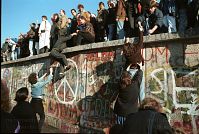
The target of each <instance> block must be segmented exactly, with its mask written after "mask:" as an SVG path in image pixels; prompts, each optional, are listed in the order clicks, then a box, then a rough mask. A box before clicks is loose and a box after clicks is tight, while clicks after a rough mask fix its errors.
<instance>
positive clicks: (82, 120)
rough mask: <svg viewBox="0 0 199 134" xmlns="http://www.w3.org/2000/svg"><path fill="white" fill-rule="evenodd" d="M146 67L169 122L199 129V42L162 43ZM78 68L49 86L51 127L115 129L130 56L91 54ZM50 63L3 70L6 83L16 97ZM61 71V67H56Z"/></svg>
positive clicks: (148, 83)
mask: <svg viewBox="0 0 199 134" xmlns="http://www.w3.org/2000/svg"><path fill="white" fill-rule="evenodd" d="M142 51H143V52H142V53H143V57H144V59H145V65H144V66H142V69H143V71H144V72H145V77H144V78H145V87H146V88H145V92H146V95H147V96H151V97H154V98H156V99H158V100H159V101H160V103H161V104H162V105H163V107H164V110H165V111H166V113H167V115H168V119H169V122H170V124H171V125H172V126H173V127H176V128H179V129H181V131H184V132H185V133H188V134H189V133H190V134H191V133H193V134H196V133H197V132H198V131H199V129H198V128H199V114H198V113H199V100H198V96H199V77H198V76H199V69H198V64H199V44H180V43H172V44H158V45H149V46H147V47H146V48H145V49H143V50H142ZM69 62H70V63H71V64H72V65H73V67H72V68H71V69H70V70H68V71H67V72H65V76H64V77H63V78H61V79H55V76H54V79H53V81H52V82H51V83H50V84H48V85H47V86H46V88H45V101H44V107H45V112H46V123H47V124H49V125H51V126H54V127H57V128H59V129H60V130H61V131H62V132H64V133H77V132H82V133H85V132H86V133H88V132H89V133H100V132H102V130H103V128H105V127H108V126H111V125H112V124H113V123H114V121H115V117H114V113H113V109H112V108H111V103H112V102H111V101H112V100H111V98H112V96H113V94H114V92H115V90H117V88H118V85H117V84H118V80H119V78H120V75H121V72H122V71H123V70H124V68H123V67H124V64H125V58H124V57H123V56H122V55H121V49H116V48H113V50H110V51H106V52H92V53H91V52H88V53H85V54H78V55H76V56H73V57H70V59H69ZM49 67H50V59H47V60H46V59H45V60H44V59H39V60H38V62H35V64H31V63H27V64H25V65H23V66H17V65H16V66H13V67H8V68H5V67H3V68H2V70H1V78H5V79H6V80H7V83H8V86H9V88H10V91H11V92H10V93H11V98H12V99H14V94H15V92H16V90H17V89H19V88H20V87H22V86H26V87H28V88H29V89H30V84H29V83H28V80H27V78H28V75H29V74H30V73H32V72H36V73H38V74H39V75H40V76H41V75H42V74H44V73H45V72H48V70H49ZM54 72H55V73H54V74H57V73H58V72H59V64H57V67H56V68H54Z"/></svg>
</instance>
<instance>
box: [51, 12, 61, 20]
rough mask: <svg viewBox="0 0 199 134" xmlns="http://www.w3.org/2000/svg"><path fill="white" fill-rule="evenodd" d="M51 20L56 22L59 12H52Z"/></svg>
mask: <svg viewBox="0 0 199 134" xmlns="http://www.w3.org/2000/svg"><path fill="white" fill-rule="evenodd" d="M51 20H52V22H58V21H59V14H57V13H54V14H53V15H52V17H51Z"/></svg>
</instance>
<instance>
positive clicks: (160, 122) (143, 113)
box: [120, 98, 173, 134]
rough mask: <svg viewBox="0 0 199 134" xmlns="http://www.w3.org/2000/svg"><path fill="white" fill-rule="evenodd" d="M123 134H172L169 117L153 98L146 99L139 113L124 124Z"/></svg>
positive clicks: (132, 115) (131, 115)
mask: <svg viewBox="0 0 199 134" xmlns="http://www.w3.org/2000/svg"><path fill="white" fill-rule="evenodd" d="M120 133H121V134H132V133H133V134H172V133H173V132H172V129H171V126H170V124H169V122H168V120H167V117H166V115H165V114H164V113H162V106H161V105H160V103H159V102H157V101H156V100H155V99H152V98H145V99H144V100H143V101H142V103H141V106H140V108H139V111H138V112H137V113H134V114H130V115H129V116H128V117H127V118H126V121H125V122H124V127H123V129H122V130H121V131H120Z"/></svg>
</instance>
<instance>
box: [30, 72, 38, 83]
mask: <svg viewBox="0 0 199 134" xmlns="http://www.w3.org/2000/svg"><path fill="white" fill-rule="evenodd" d="M28 82H29V83H30V84H31V85H32V84H35V83H37V74H36V73H31V74H30V75H29V76H28Z"/></svg>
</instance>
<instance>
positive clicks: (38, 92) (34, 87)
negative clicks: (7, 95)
mask: <svg viewBox="0 0 199 134" xmlns="http://www.w3.org/2000/svg"><path fill="white" fill-rule="evenodd" d="M46 75H47V73H45V74H44V75H43V76H42V77H40V78H38V76H37V74H36V73H31V74H30V75H29V76H28V82H29V83H30V84H31V91H32V92H31V97H32V100H31V102H30V104H31V105H32V107H33V109H34V112H35V113H37V114H39V117H40V120H39V131H40V132H41V129H42V126H43V124H44V120H45V113H44V107H43V102H42V100H43V96H44V87H45V85H47V84H48V83H49V82H50V81H51V80H52V78H53V68H50V75H48V78H47V80H45V79H44V77H45V76H46Z"/></svg>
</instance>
